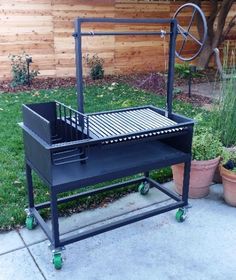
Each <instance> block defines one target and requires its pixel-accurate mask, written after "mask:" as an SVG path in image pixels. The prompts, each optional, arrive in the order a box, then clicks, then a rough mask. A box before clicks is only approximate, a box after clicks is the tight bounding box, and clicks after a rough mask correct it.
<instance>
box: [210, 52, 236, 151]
mask: <svg viewBox="0 0 236 280" xmlns="http://www.w3.org/2000/svg"><path fill="white" fill-rule="evenodd" d="M232 57H233V58H234V56H232ZM224 61H227V59H225V60H224ZM224 68H225V69H230V75H229V79H223V80H222V81H221V88H220V93H221V94H220V98H219V100H218V102H217V103H216V104H215V106H214V110H213V114H212V118H211V121H212V126H213V127H214V129H215V130H218V131H219V133H220V138H221V141H222V143H223V144H224V146H226V147H230V146H234V145H236V125H235V122H236V94H235V93H236V66H235V61H234V60H232V61H231V62H230V63H229V64H228V61H227V63H225V65H224Z"/></svg>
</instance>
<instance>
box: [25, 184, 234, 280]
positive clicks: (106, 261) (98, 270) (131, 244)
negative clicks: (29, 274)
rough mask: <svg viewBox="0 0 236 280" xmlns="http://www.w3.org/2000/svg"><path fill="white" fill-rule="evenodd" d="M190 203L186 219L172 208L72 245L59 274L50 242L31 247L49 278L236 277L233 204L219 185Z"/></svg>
mask: <svg viewBox="0 0 236 280" xmlns="http://www.w3.org/2000/svg"><path fill="white" fill-rule="evenodd" d="M190 203H191V205H192V208H190V209H189V211H188V219H187V220H186V221H185V222H184V223H177V222H176V221H175V218H174V216H175V211H171V212H167V213H164V214H162V215H158V216H155V217H152V218H150V219H146V220H143V221H140V222H138V223H135V224H131V225H128V226H125V227H122V228H119V229H116V230H113V231H110V232H107V233H104V234H101V235H98V236H95V237H92V238H89V239H86V240H83V241H80V242H76V243H74V244H70V245H68V246H67V250H66V251H65V252H63V254H64V256H65V257H66V260H65V262H64V266H63V268H62V270H61V271H60V272H58V271H55V270H54V268H53V266H52V264H51V263H50V257H51V253H50V251H49V250H48V249H47V246H46V242H44V243H40V244H36V245H33V246H30V250H31V252H32V254H33V255H34V257H35V259H36V261H37V263H38V264H39V266H40V268H41V269H42V271H43V273H44V274H45V276H46V278H47V280H50V279H58V280H60V279H63V280H64V279H73V278H74V279H83V280H106V279H109V280H121V279H129V280H134V279H135V280H139V279H140V280H141V279H142V280H143V279H148V280H156V279H161V280H172V279H183V278H184V279H186V280H192V279H198V280H210V279H214V280H223V279H227V280H235V279H236V266H235V263H236V254H235V248H236V231H235V228H236V215H235V208H233V207H229V206H227V205H226V204H225V203H224V201H223V199H222V186H220V185H217V186H212V187H211V193H210V195H209V196H208V197H206V198H204V199H192V200H190Z"/></svg>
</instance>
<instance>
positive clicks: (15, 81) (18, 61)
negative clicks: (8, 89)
mask: <svg viewBox="0 0 236 280" xmlns="http://www.w3.org/2000/svg"><path fill="white" fill-rule="evenodd" d="M9 57H10V60H11V73H12V82H11V86H12V87H16V86H20V85H26V84H28V82H31V81H32V80H33V78H35V77H36V76H37V75H38V74H39V71H38V70H33V69H31V70H30V71H29V74H28V69H27V59H30V56H29V55H28V54H26V53H25V52H23V53H22V54H20V55H9Z"/></svg>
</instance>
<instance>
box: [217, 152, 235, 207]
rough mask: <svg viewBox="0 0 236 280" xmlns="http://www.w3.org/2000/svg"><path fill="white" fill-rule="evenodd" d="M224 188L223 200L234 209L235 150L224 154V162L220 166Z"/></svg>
mask: <svg viewBox="0 0 236 280" xmlns="http://www.w3.org/2000/svg"><path fill="white" fill-rule="evenodd" d="M220 174H221V176H222V182H223V188H224V200H225V202H226V203H228V204H229V205H231V206H234V207H236V150H228V151H227V152H225V153H224V162H223V164H221V165H220Z"/></svg>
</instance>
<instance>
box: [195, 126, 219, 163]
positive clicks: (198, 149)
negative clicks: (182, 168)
mask: <svg viewBox="0 0 236 280" xmlns="http://www.w3.org/2000/svg"><path fill="white" fill-rule="evenodd" d="M222 152H223V145H222V143H221V141H220V138H219V136H218V135H215V134H213V133H212V132H211V131H210V130H202V132H199V133H198V134H197V135H194V137H193V145H192V158H193V159H194V160H209V159H214V158H216V157H218V156H221V155H222Z"/></svg>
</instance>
